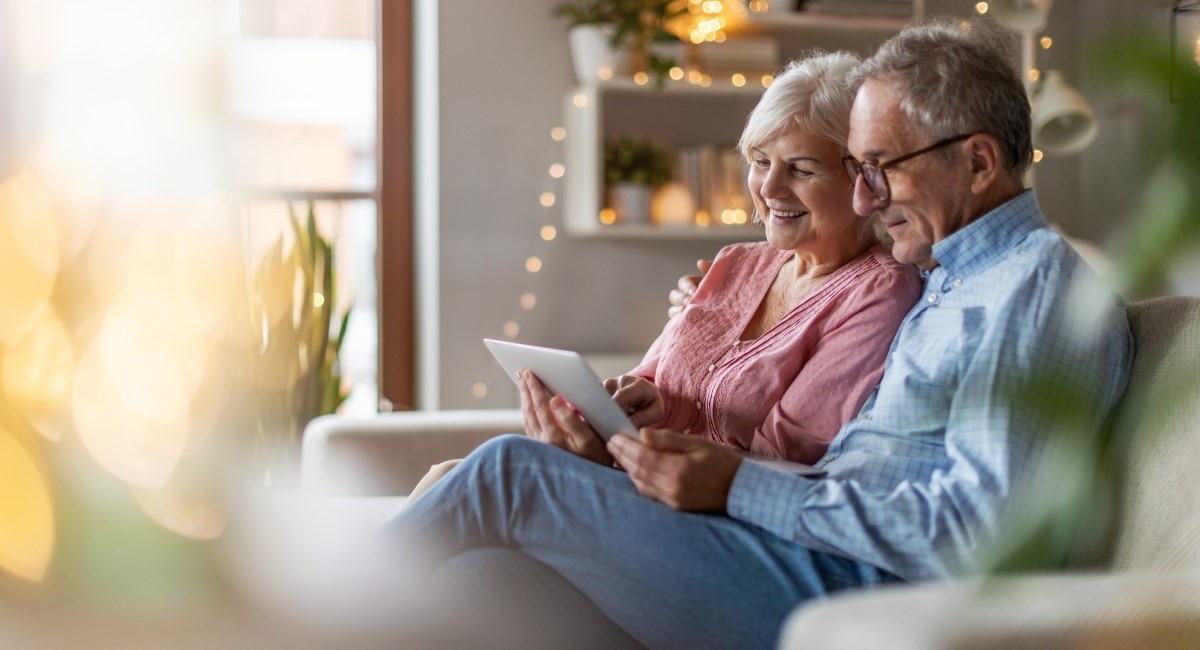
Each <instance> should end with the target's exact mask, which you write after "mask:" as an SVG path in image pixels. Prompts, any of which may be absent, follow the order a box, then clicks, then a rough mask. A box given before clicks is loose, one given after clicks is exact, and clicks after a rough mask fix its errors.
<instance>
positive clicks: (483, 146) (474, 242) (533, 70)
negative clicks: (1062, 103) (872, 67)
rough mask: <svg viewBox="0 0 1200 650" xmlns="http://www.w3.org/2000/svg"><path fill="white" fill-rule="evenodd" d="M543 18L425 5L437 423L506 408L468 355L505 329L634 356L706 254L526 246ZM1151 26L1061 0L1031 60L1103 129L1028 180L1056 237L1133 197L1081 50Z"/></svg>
mask: <svg viewBox="0 0 1200 650" xmlns="http://www.w3.org/2000/svg"><path fill="white" fill-rule="evenodd" d="M557 4H559V2H558V0H523V1H522V2H504V3H499V2H478V1H477V0H441V2H440V3H439V8H438V20H439V28H438V39H439V46H438V56H439V61H438V65H439V68H440V73H439V83H440V91H439V95H438V102H439V111H438V118H439V120H440V132H439V134H438V139H437V141H438V142H439V147H440V150H439V154H440V160H439V162H438V167H437V170H438V173H439V174H440V192H439V196H438V201H439V202H440V220H439V222H438V225H437V236H438V238H439V239H440V244H439V255H440V263H439V264H438V270H439V274H440V277H439V279H438V284H439V286H440V308H439V320H440V323H439V326H438V335H439V337H440V339H439V343H438V357H439V359H440V368H439V370H440V382H439V395H438V399H437V402H436V403H437V405H438V406H439V407H440V408H481V407H505V406H511V405H513V404H515V403H516V397H515V390H514V389H513V388H512V386H511V384H509V383H508V382H507V380H506V379H505V378H504V377H503V375H502V374H501V373H500V371H499V370H498V368H497V367H495V365H494V363H493V361H492V360H491V358H490V356H489V355H488V354H487V353H486V351H485V349H484V347H483V345H482V344H481V343H480V339H481V338H483V337H487V336H491V337H496V336H502V327H503V324H504V323H505V322H506V321H509V320H512V319H515V320H517V321H518V322H519V323H520V325H521V331H520V334H519V336H518V339H519V340H521V341H526V342H531V343H538V344H543V345H549V346H555V347H566V348H573V349H577V350H581V351H584V352H610V351H640V350H644V349H645V348H646V347H647V346H648V345H649V344H650V343H651V342H652V341H653V339H654V337H655V336H656V335H657V333H658V331H659V330H660V329H661V327H662V325H663V323H664V321H665V312H666V294H667V291H668V290H669V289H671V288H672V287H673V286H674V284H675V281H676V278H678V277H679V276H680V275H681V274H683V273H685V272H689V271H690V270H691V269H692V261H693V260H694V259H696V258H697V257H701V256H711V255H712V253H713V252H714V251H715V250H716V248H717V246H718V245H717V244H715V243H710V242H628V241H602V240H582V241H581V240H576V239H572V238H571V237H569V236H567V235H565V234H564V233H562V232H561V229H560V233H559V236H558V238H557V239H556V240H554V241H552V242H543V241H541V240H540V239H539V238H538V230H539V228H541V226H542V225H544V224H547V223H551V224H556V225H558V224H560V215H559V213H558V208H557V207H551V208H543V207H541V206H540V205H539V204H538V196H539V194H541V193H542V192H544V191H547V190H558V189H560V186H561V183H560V182H557V181H554V179H551V178H550V177H549V175H548V174H547V171H546V170H547V169H548V167H549V166H550V164H551V163H554V162H560V161H562V145H561V143H556V142H554V141H553V140H551V138H550V136H549V133H550V129H551V128H552V127H554V126H557V125H560V124H561V123H562V117H561V104H562V96H563V94H564V92H565V91H566V90H567V89H568V88H569V87H570V86H571V85H572V84H573V83H574V78H573V75H572V72H571V67H570V60H569V54H568V51H567V43H566V27H567V26H566V23H565V21H564V20H562V19H559V18H555V17H553V16H551V14H550V12H551V9H552V8H553V7H554V6H556V5H557ZM974 4H975V3H974V2H973V1H972V2H969V1H966V0H927V5H926V6H927V13H928V14H954V15H969V14H970V13H971V11H972V10H973V7H974ZM1085 4H1086V8H1085ZM1165 15H1166V10H1165V7H1164V6H1163V2H1161V1H1153V0H1146V1H1144V2H1128V1H1126V0H1089V1H1088V2H1086V3H1084V2H1081V1H1078V0H1059V1H1058V2H1056V3H1055V6H1054V11H1053V13H1052V15H1051V20H1050V24H1049V25H1048V28H1047V33H1049V34H1050V35H1051V36H1052V37H1053V38H1054V39H1055V45H1054V47H1052V48H1051V49H1050V50H1049V51H1040V50H1039V52H1038V64H1039V67H1042V68H1044V69H1050V68H1057V69H1061V70H1063V72H1064V73H1065V74H1066V76H1067V79H1068V80H1069V81H1070V82H1071V83H1074V84H1076V85H1077V86H1078V87H1079V88H1080V90H1081V91H1082V92H1083V93H1084V94H1085V96H1087V97H1088V99H1089V100H1090V101H1091V102H1092V105H1093V106H1094V107H1096V108H1097V112H1098V115H1099V118H1100V120H1101V124H1102V131H1101V136H1100V138H1099V139H1098V140H1097V142H1096V144H1095V145H1093V146H1092V147H1091V148H1090V149H1088V150H1087V151H1086V152H1084V154H1082V155H1080V156H1075V157H1072V158H1065V159H1057V160H1056V159H1047V160H1046V161H1044V162H1043V163H1041V164H1040V165H1038V168H1037V186H1038V189H1039V196H1040V200H1041V202H1042V205H1043V208H1044V209H1045V210H1046V212H1047V214H1048V215H1050V218H1051V220H1052V221H1054V222H1055V223H1056V224H1058V225H1059V226H1060V227H1062V228H1063V229H1064V230H1065V231H1067V232H1068V233H1070V234H1072V235H1075V236H1077V237H1081V238H1084V239H1088V240H1091V241H1094V242H1096V243H1098V244H1100V245H1102V246H1103V247H1106V248H1109V249H1110V250H1111V249H1115V247H1117V246H1119V244H1120V241H1121V236H1122V232H1123V229H1124V225H1125V224H1126V223H1128V222H1129V221H1130V219H1131V217H1130V215H1129V214H1128V210H1129V209H1130V207H1131V206H1132V202H1131V197H1132V196H1134V192H1133V189H1132V187H1133V186H1134V184H1133V182H1132V181H1131V182H1130V183H1125V182H1122V180H1121V178H1123V177H1113V176H1112V175H1111V172H1112V169H1111V167H1109V166H1106V163H1105V162H1104V161H1106V160H1111V159H1112V158H1113V157H1114V156H1119V155H1121V154H1122V152H1123V151H1124V150H1125V148H1126V147H1127V146H1128V145H1129V143H1130V141H1131V140H1132V139H1135V138H1136V135H1137V131H1138V128H1137V124H1138V123H1139V122H1138V120H1141V119H1143V115H1141V114H1138V113H1136V112H1132V111H1131V110H1130V106H1128V99H1127V98H1120V97H1117V96H1112V95H1111V94H1107V93H1106V91H1104V90H1103V89H1102V87H1101V84H1100V82H1099V80H1098V79H1097V78H1096V76H1095V74H1094V73H1092V72H1090V71H1088V70H1085V69H1084V68H1085V67H1086V66H1081V65H1080V63H1081V60H1082V59H1083V57H1084V56H1085V52H1086V51H1087V47H1085V46H1086V45H1088V44H1089V41H1090V39H1092V37H1093V35H1095V34H1104V33H1108V32H1109V31H1110V30H1111V29H1114V28H1117V27H1122V26H1126V25H1130V24H1136V23H1149V24H1156V25H1161V24H1162V17H1163V16H1165ZM1164 38H1165V36H1164ZM568 137H570V134H568ZM570 173H571V170H570V169H568V170H567V174H570ZM530 255H538V256H540V257H541V259H542V260H543V262H544V266H543V269H542V271H541V272H540V273H538V274H536V275H532V276H531V274H529V273H527V272H526V271H525V269H524V261H525V259H526V258H527V257H528V256H530ZM527 290H531V291H533V292H535V294H536V295H537V298H538V302H537V307H536V308H535V309H534V310H532V311H531V312H527V313H526V312H523V311H522V309H521V308H520V306H519V304H518V300H519V296H520V294H521V293H522V292H524V291H527ZM476 382H483V383H485V384H487V385H488V388H489V392H488V394H487V396H486V397H485V398H483V399H476V398H475V397H473V396H472V394H471V386H472V384H474V383H476Z"/></svg>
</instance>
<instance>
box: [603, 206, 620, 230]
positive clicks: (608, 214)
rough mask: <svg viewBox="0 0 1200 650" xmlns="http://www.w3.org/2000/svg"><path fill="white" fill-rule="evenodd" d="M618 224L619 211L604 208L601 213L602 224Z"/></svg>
mask: <svg viewBox="0 0 1200 650" xmlns="http://www.w3.org/2000/svg"><path fill="white" fill-rule="evenodd" d="M616 222H617V211H616V210H613V209H612V208H604V209H603V210H601V211H600V223H602V224H604V225H606V226H611V225H613V224H614V223H616Z"/></svg>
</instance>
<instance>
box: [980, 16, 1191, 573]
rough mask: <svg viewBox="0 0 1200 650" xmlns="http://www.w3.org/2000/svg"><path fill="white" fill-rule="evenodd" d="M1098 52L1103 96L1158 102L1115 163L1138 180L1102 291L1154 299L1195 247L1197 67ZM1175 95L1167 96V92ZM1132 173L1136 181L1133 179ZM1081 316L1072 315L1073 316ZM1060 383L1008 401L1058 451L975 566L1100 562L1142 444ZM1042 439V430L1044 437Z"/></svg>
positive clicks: (1156, 48) (1136, 50)
mask: <svg viewBox="0 0 1200 650" xmlns="http://www.w3.org/2000/svg"><path fill="white" fill-rule="evenodd" d="M1099 42H1101V43H1103V49H1101V50H1099V51H1097V52H1096V55H1095V56H1093V57H1088V59H1087V60H1090V61H1094V62H1095V65H1096V66H1097V69H1099V70H1103V71H1104V74H1103V79H1104V81H1105V83H1106V87H1107V89H1108V90H1110V91H1112V92H1114V93H1115V94H1117V95H1118V96H1121V97H1128V98H1135V99H1133V100H1132V101H1131V102H1130V104H1129V105H1134V106H1140V107H1142V108H1145V98H1146V97H1151V98H1159V99H1160V101H1161V111H1160V114H1158V115H1154V116H1150V117H1149V119H1143V120H1142V123H1143V126H1144V128H1145V130H1144V133H1145V140H1144V146H1143V148H1142V150H1141V151H1122V152H1120V157H1121V158H1122V159H1123V161H1124V164H1125V165H1127V166H1131V167H1132V168H1131V169H1130V172H1131V173H1130V174H1129V176H1133V174H1132V172H1135V171H1136V172H1138V174H1137V175H1142V174H1146V173H1147V172H1148V174H1146V177H1147V178H1148V182H1147V183H1146V185H1145V187H1144V189H1143V191H1142V192H1141V195H1140V197H1141V198H1140V201H1139V203H1138V206H1137V208H1136V209H1135V210H1134V213H1133V216H1134V223H1133V226H1132V228H1131V230H1130V231H1129V233H1128V239H1127V240H1126V244H1125V246H1124V248H1123V250H1121V251H1120V253H1119V254H1118V256H1117V257H1116V260H1115V266H1114V269H1113V271H1112V274H1111V276H1110V281H1111V283H1112V285H1113V286H1112V289H1113V290H1115V291H1116V292H1117V293H1118V294H1119V295H1121V296H1123V297H1125V298H1126V299H1127V300H1134V299H1139V298H1144V297H1148V296H1152V295H1154V293H1155V292H1156V291H1157V290H1158V289H1159V288H1160V287H1162V286H1163V285H1164V280H1165V279H1166V278H1167V277H1168V275H1169V274H1170V272H1171V270H1172V269H1173V268H1174V267H1176V266H1177V265H1178V264H1179V262H1180V260H1181V259H1183V258H1184V257H1185V256H1187V255H1192V254H1195V253H1196V252H1197V251H1200V183H1198V182H1197V181H1196V179H1200V125H1198V123H1197V116H1198V115H1200V67H1197V66H1194V65H1190V64H1189V63H1190V62H1187V63H1185V64H1183V65H1180V64H1179V63H1177V62H1176V61H1174V60H1173V57H1172V53H1171V52H1170V50H1169V48H1167V47H1166V46H1165V45H1164V44H1163V43H1162V42H1161V39H1157V38H1153V37H1152V36H1150V35H1146V34H1130V33H1122V34H1120V35H1116V36H1114V37H1113V38H1110V39H1100V40H1099ZM1172 88H1173V89H1174V94H1175V99H1174V100H1172V99H1171V97H1170V95H1171V89H1172ZM1134 177H1136V176H1134ZM1085 319H1086V316H1082V315H1081V320H1085ZM1070 385H1071V384H1070V383H1069V382H1065V381H1059V380H1058V379H1057V378H1054V377H1047V376H1040V377H1035V378H1034V379H1033V381H1032V382H1030V386H1028V387H1026V388H1027V390H1024V391H1022V394H1021V395H1017V396H1014V397H1013V399H1015V400H1016V401H1017V402H1018V403H1021V404H1022V406H1023V407H1024V408H1031V409H1037V410H1040V411H1042V412H1044V413H1048V414H1051V415H1052V416H1053V417H1052V419H1053V420H1055V421H1057V422H1058V423H1059V426H1058V427H1056V429H1055V430H1054V431H1053V432H1049V433H1051V434H1052V435H1053V436H1054V438H1055V442H1056V443H1058V444H1059V446H1060V448H1059V449H1058V450H1056V451H1057V457H1056V462H1055V463H1053V466H1052V467H1049V468H1047V470H1048V471H1045V472H1043V473H1044V474H1047V476H1045V478H1046V479H1047V480H1046V481H1045V482H1044V483H1042V484H1040V488H1041V489H1039V490H1038V491H1037V493H1036V494H1034V495H1030V497H1029V498H1026V499H1024V500H1022V501H1021V502H1020V503H1019V504H1018V506H1017V508H1016V509H1017V512H1015V513H1013V515H1012V516H1011V517H1010V520H1009V521H1008V522H1007V525H1006V526H1005V527H1004V528H1003V531H1004V532H1003V533H1002V534H1001V539H1000V540H999V543H998V544H997V548H995V549H993V553H994V554H993V555H992V557H991V558H990V559H989V560H987V561H986V562H985V565H986V566H988V567H989V568H990V571H991V572H992V573H996V574H1006V573H1023V572H1028V571H1034V570H1038V569H1046V568H1061V567H1063V566H1078V565H1080V564H1091V563H1094V562H1097V561H1100V562H1103V561H1104V560H1105V559H1106V557H1105V556H1106V555H1107V554H1108V553H1109V552H1110V551H1111V549H1110V548H1108V545H1109V544H1110V543H1111V540H1110V539H1109V534H1110V533H1111V530H1110V529H1111V526H1112V523H1113V519H1114V516H1115V509H1116V508H1117V507H1118V504H1119V503H1120V502H1121V490H1122V488H1123V484H1122V482H1123V479H1124V477H1125V473H1126V471H1127V470H1126V464H1127V463H1126V456H1127V454H1128V451H1129V448H1130V445H1132V444H1145V442H1146V441H1132V440H1121V439H1116V438H1114V437H1113V436H1111V435H1102V436H1099V437H1097V436H1096V432H1095V431H1094V430H1093V429H1094V427H1092V426H1091V425H1090V424H1088V422H1089V419H1090V417H1091V416H1092V415H1093V414H1092V412H1091V411H1090V410H1089V409H1090V408H1091V407H1090V405H1089V404H1088V403H1087V401H1086V399H1085V397H1084V396H1083V395H1081V394H1080V393H1079V391H1073V390H1072V389H1071V388H1070ZM1177 389H1178V394H1179V395H1181V396H1189V399H1190V398H1194V396H1195V395H1196V394H1198V393H1200V386H1196V385H1194V384H1188V385H1181V386H1178V387H1177ZM1044 433H1045V432H1044Z"/></svg>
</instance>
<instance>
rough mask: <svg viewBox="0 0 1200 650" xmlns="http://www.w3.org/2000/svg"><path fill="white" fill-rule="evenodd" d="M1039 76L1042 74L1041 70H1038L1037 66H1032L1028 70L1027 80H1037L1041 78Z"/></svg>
mask: <svg viewBox="0 0 1200 650" xmlns="http://www.w3.org/2000/svg"><path fill="white" fill-rule="evenodd" d="M1041 76H1042V72H1041V71H1040V70H1038V69H1037V68H1032V69H1030V70H1029V80H1030V81H1037V80H1038V79H1040V78H1041Z"/></svg>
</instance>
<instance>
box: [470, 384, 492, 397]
mask: <svg viewBox="0 0 1200 650" xmlns="http://www.w3.org/2000/svg"><path fill="white" fill-rule="evenodd" d="M487 393H488V389H487V384H485V383H483V382H481V381H477V382H475V383H474V384H471V396H472V397H474V398H475V399H483V398H485V397H487Z"/></svg>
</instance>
